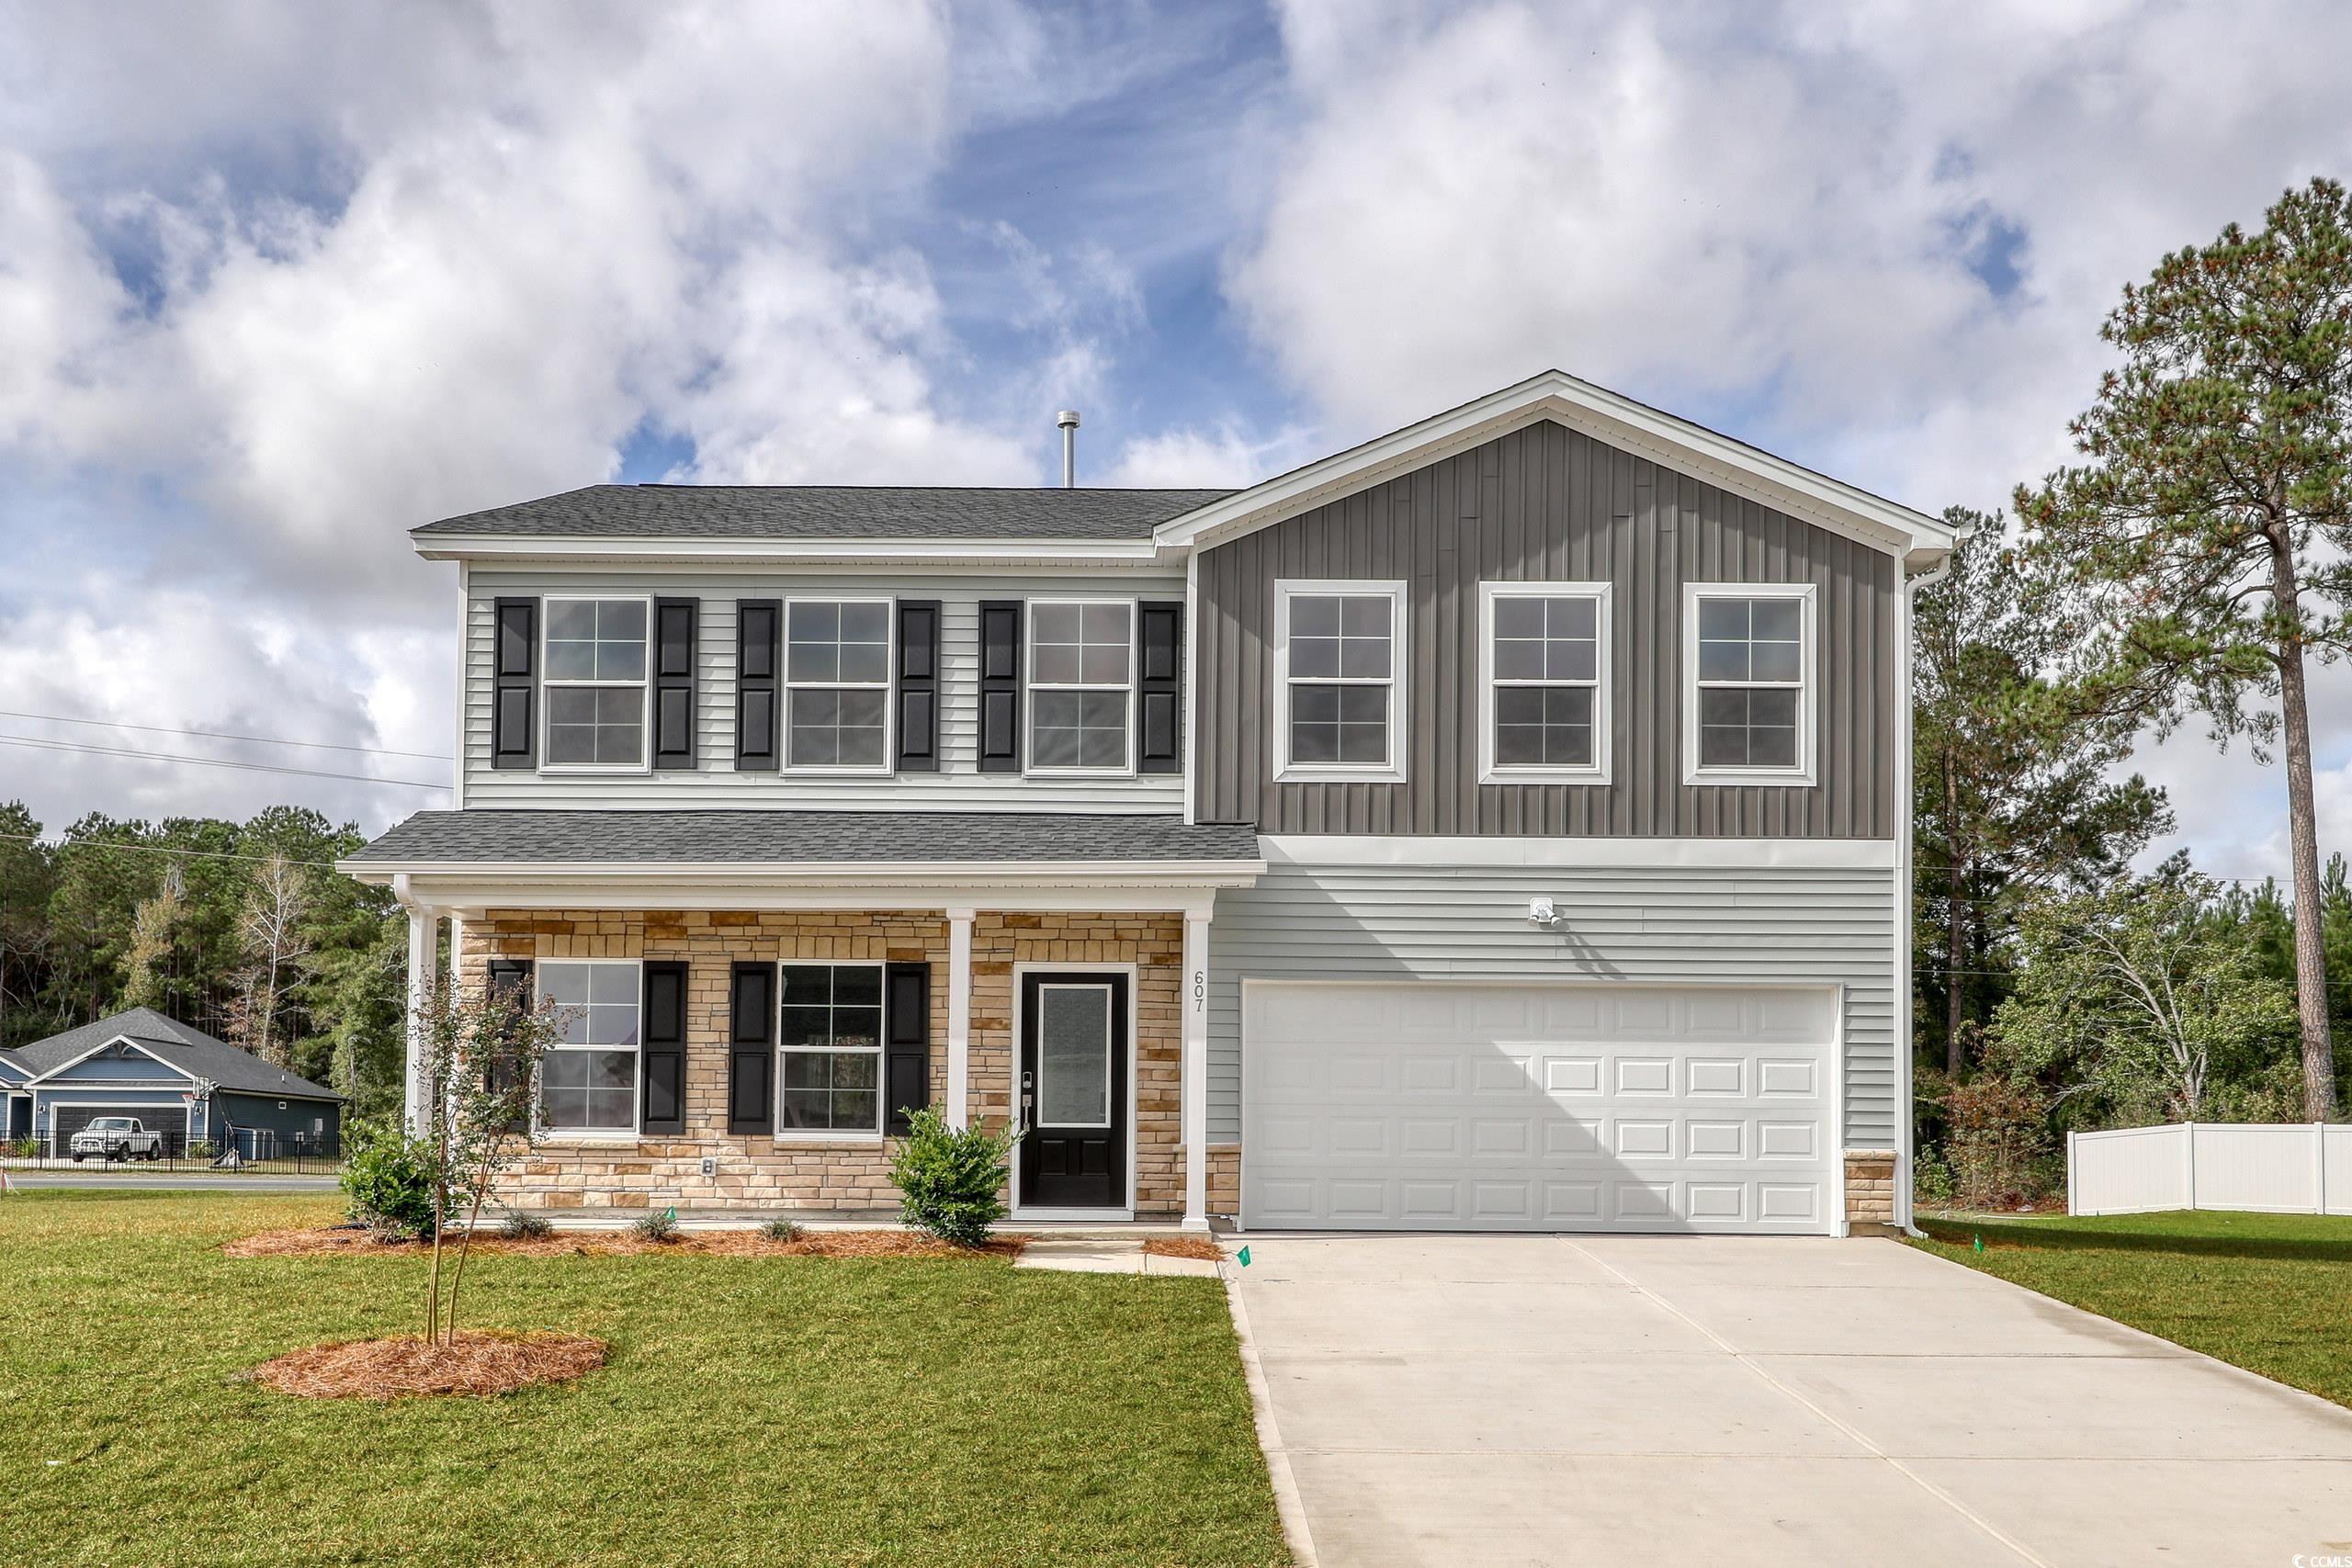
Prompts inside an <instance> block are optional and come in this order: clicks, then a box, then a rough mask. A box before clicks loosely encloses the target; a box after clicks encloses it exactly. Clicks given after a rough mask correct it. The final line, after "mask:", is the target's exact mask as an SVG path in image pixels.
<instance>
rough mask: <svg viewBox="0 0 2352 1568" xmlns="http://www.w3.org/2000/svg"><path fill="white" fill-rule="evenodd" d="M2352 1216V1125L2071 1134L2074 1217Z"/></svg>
mask: <svg viewBox="0 0 2352 1568" xmlns="http://www.w3.org/2000/svg"><path fill="white" fill-rule="evenodd" d="M2155 1209H2245V1210H2253V1211H2256V1212H2260V1213H2278V1214H2352V1124H2347V1123H2342V1122H2293V1123H2287V1124H2279V1123H2260V1124H2249V1123H2243V1122H2172V1123H2170V1124H2168V1125H2165V1126H2162V1127H2122V1128H2118V1129H2117V1130H2115V1131H2114V1132H2111V1133H2069V1134H2066V1212H2067V1213H2070V1214H2137V1213H2146V1212H2148V1211H2150V1210H2155Z"/></svg>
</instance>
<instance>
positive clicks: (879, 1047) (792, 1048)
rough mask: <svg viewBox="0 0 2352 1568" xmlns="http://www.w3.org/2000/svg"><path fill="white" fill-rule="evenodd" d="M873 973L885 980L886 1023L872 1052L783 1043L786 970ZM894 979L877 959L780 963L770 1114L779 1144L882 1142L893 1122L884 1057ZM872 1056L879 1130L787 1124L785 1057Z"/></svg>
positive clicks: (876, 1035) (878, 1031)
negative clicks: (772, 1117)
mask: <svg viewBox="0 0 2352 1568" xmlns="http://www.w3.org/2000/svg"><path fill="white" fill-rule="evenodd" d="M820 965H822V966H823V967H825V968H827V969H871V970H873V971H874V972H875V974H876V975H877V976H880V977H881V981H882V986H881V992H880V995H881V998H882V1005H881V1013H882V1021H881V1023H880V1025H879V1027H877V1028H876V1030H875V1032H874V1048H873V1050H872V1051H871V1052H868V1051H866V1050H865V1049H864V1048H863V1047H860V1046H856V1045H786V1043H784V1006H785V1003H784V972H785V971H786V969H814V968H817V967H819V966H820ZM889 1033H890V976H889V972H888V965H886V964H883V963H882V962H881V961H880V960H878V959H872V958H786V959H783V960H780V961H779V962H778V964H777V965H776V973H775V1105H774V1106H772V1107H771V1108H770V1114H771V1115H773V1116H774V1117H775V1141H776V1142H777V1143H780V1144H878V1143H880V1142H881V1141H882V1129H883V1127H884V1125H885V1124H887V1123H888V1121H889V1119H890V1108H889V1107H888V1105H886V1104H884V1103H883V1102H884V1101H885V1100H888V1099H889V1097H890V1085H889V1083H888V1077H889V1071H888V1069H889V1064H888V1062H887V1061H886V1060H885V1059H884V1058H885V1057H886V1056H888V1054H889V1047H888V1038H889ZM847 1055H861V1056H862V1055H871V1056H873V1058H874V1127H873V1130H872V1131H870V1132H869V1131H867V1130H866V1129H865V1128H863V1127H794V1128H786V1126H785V1124H784V1059H785V1058H786V1056H847Z"/></svg>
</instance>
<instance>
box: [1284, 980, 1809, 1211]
mask: <svg viewBox="0 0 2352 1568" xmlns="http://www.w3.org/2000/svg"><path fill="white" fill-rule="evenodd" d="M1836 1005H1837V1002H1836V995H1835V993H1834V992H1831V991H1827V990H1821V989H1805V988H1795V987H1791V988H1785V989H1783V988H1772V987H1681V988H1666V987H1641V986H1583V985H1568V986H1514V985H1454V984H1450V983H1438V982H1431V981H1408V982H1402V983H1398V984H1393V985H1353V984H1349V985H1303V984H1271V983H1261V982H1255V981H1253V982H1250V984H1249V985H1248V986H1247V987H1245V989H1244V1001H1243V1008H1242V1015H1243V1034H1242V1061H1243V1064H1244V1072H1243V1085H1242V1113H1243V1129H1242V1148H1241V1183H1242V1186H1241V1214H1242V1222H1243V1224H1248V1225H1256V1226H1263V1227H1269V1228H1275V1229H1280V1228H1284V1227H1294V1228H1317V1229H1321V1228H1331V1229H1355V1230H1561V1231H1568V1230H1594V1231H1602V1230H1620V1231H1683V1230H1687V1231H1780V1232H1815V1233H1818V1232H1826V1231H1832V1230H1834V1229H1835V1228H1836V1219H1837V1215H1836V1213H1835V1210H1836V1195H1837V1182H1836V1175H1835V1162H1836V1160H1837V1158H1838V1150H1837V1140H1836V1139H1835V1138H1834V1137H1832V1136H1831V1134H1830V1128H1831V1124H1832V1113H1833V1111H1834V1110H1835V1106H1836V1100H1835V1093H1834V1090H1835V1086H1834V1084H1833V1083H1832V1081H1831V1079H1832V1064H1833V1059H1834V1055H1835V1051H1834V1047H1833V1045H1832V1041H1833V1040H1834V1039H1835V1038H1836V1032H1835V1020H1834V1013H1835V1010H1836Z"/></svg>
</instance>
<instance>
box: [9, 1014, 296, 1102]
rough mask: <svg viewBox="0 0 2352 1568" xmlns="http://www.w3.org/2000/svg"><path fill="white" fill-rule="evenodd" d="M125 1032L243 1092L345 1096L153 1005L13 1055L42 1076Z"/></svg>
mask: <svg viewBox="0 0 2352 1568" xmlns="http://www.w3.org/2000/svg"><path fill="white" fill-rule="evenodd" d="M125 1036H128V1037H129V1038H130V1039H132V1040H136V1041H137V1042H139V1043H140V1045H141V1047H142V1048H144V1049H146V1050H149V1051H152V1052H153V1053H154V1054H155V1055H157V1056H159V1057H161V1058H162V1059H163V1060H164V1061H166V1062H168V1063H170V1064H171V1065H172V1066H175V1067H177V1068H179V1069H180V1070H181V1071H183V1072H187V1073H192V1074H194V1075H195V1076H196V1077H201V1078H210V1079H211V1080H212V1081H213V1082H214V1083H216V1084H219V1085H220V1087H221V1088H222V1089H235V1090H237V1091H238V1092H240V1093H244V1094H288V1095H299V1096H307V1097H311V1098H313V1099H319V1100H336V1099H340V1098H341V1096H339V1095H337V1094H336V1093H335V1092H334V1090H333V1089H327V1088H324V1087H323V1086H322V1085H319V1084H314V1083H312V1082H311V1081H310V1080H309V1079H308V1078H298V1077H295V1076H294V1075H293V1074H291V1073H289V1072H287V1071H285V1070H284V1069H282V1068H278V1067H273V1066H270V1065H269V1064H268V1063H267V1062H265V1061H263V1060H262V1059H261V1058H260V1057H259V1056H256V1055H254V1054H253V1053H252V1052H250V1051H240V1050H238V1049H237V1048H236V1047H235V1046H234V1045H231V1044H229V1043H226V1042H225V1041H220V1040H215V1039H214V1038H213V1037H212V1036H211V1035H209V1034H207V1033H205V1032H203V1031H202V1030H200V1029H192V1028H190V1027H189V1026H188V1025H187V1024H185V1023H181V1022H178V1021H175V1020H174V1019H168V1018H165V1017H164V1015H163V1014H162V1013H160V1012H157V1011H155V1010H153V1008H132V1009H130V1010H129V1011H128V1012H119V1013H116V1014H114V1015H113V1016H112V1017H110V1018H102V1019H100V1020H98V1021H96V1023H85V1024H84V1025H82V1027H81V1028H79V1029H69V1030H67V1031H66V1032H64V1033H62V1034H52V1035H51V1036H50V1037H49V1038H48V1039H46V1040H36V1041H34V1042H33V1043H30V1044H29V1045H19V1046H17V1049H16V1050H15V1051H14V1052H12V1053H11V1055H14V1056H15V1058H16V1059H17V1062H18V1063H20V1064H21V1065H22V1066H25V1067H26V1068H27V1069H28V1071H30V1072H31V1073H32V1075H33V1076H34V1077H40V1075H41V1074H43V1073H47V1072H53V1071H54V1070H56V1069H57V1068H59V1067H62V1066H64V1065H65V1064H66V1063H68V1062H70V1061H72V1060H74V1057H76V1056H79V1055H83V1054H84V1053H85V1052H87V1051H91V1050H94V1049H96V1047H98V1046H100V1045H104V1044H106V1043H107V1042H108V1041H110V1040H115V1039H118V1038H121V1037H125Z"/></svg>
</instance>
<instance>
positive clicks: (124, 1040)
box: [25, 1034, 196, 1089]
mask: <svg viewBox="0 0 2352 1568" xmlns="http://www.w3.org/2000/svg"><path fill="white" fill-rule="evenodd" d="M118 1045H128V1046H130V1048H131V1049H132V1050H134V1051H136V1052H138V1053H139V1054H140V1055H142V1056H144V1057H146V1058H147V1059H148V1060H149V1061H151V1062H153V1063H154V1064H155V1065H156V1066H159V1067H161V1068H163V1069H164V1071H165V1072H167V1073H170V1074H171V1075H172V1076H173V1077H178V1078H183V1079H185V1080H187V1082H189V1083H194V1082H195V1081H196V1075H195V1074H193V1073H190V1072H187V1071H186V1070H185V1069H183V1068H179V1067H175V1066H172V1064H171V1063H169V1062H166V1061H165V1060H164V1058H163V1057H161V1056H158V1055H155V1053H154V1052H153V1051H150V1050H149V1049H148V1048H147V1046H146V1043H144V1042H143V1041H138V1040H133V1039H132V1038H131V1037H130V1035H128V1034H118V1035H116V1036H115V1037H114V1038H113V1039H111V1040H101V1041H99V1042H98V1043H96V1045H93V1046H91V1047H90V1048H89V1049H88V1050H86V1051H85V1052H83V1053H82V1054H81V1055H78V1056H75V1057H74V1058H73V1059H72V1060H71V1061H65V1062H60V1063H58V1064H57V1066H53V1067H51V1068H50V1069H49V1071H47V1072H45V1073H41V1074H39V1075H37V1076H35V1077H29V1078H27V1079H26V1080H25V1087H26V1088H27V1089H30V1088H31V1087H32V1086H33V1085H35V1084H45V1083H47V1082H49V1081H50V1079H51V1078H53V1077H57V1075H58V1074H60V1073H62V1072H65V1071H67V1070H68V1069H70V1068H74V1067H78V1066H81V1065H82V1064H83V1063H85V1062H86V1061H88V1060H89V1059H90V1058H91V1057H93V1056H95V1055H97V1054H98V1053H99V1052H101V1051H111V1050H113V1049H114V1048H115V1047H116V1046H118ZM143 1081H144V1080H141V1083H131V1082H129V1081H126V1082H125V1083H124V1085H123V1087H124V1088H126V1089H136V1088H140V1087H142V1086H143ZM92 1087H96V1086H92Z"/></svg>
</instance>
